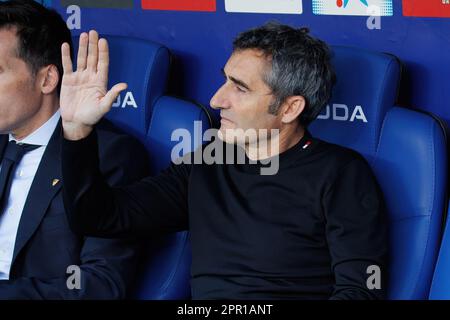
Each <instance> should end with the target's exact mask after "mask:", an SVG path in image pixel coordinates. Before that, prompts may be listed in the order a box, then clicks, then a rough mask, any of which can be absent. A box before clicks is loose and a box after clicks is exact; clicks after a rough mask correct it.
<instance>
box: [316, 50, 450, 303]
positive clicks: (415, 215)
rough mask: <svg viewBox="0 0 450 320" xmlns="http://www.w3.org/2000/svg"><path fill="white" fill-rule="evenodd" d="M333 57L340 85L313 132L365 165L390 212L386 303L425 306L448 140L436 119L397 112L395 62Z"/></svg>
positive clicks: (342, 54) (359, 54)
mask: <svg viewBox="0 0 450 320" xmlns="http://www.w3.org/2000/svg"><path fill="white" fill-rule="evenodd" d="M333 51H334V57H333V64H334V66H335V69H336V74H337V83H336V86H335V89H334V91H333V96H332V99H331V102H330V103H329V106H328V107H327V109H326V110H324V112H322V115H321V116H320V117H319V118H318V119H317V120H316V121H314V123H313V124H312V125H311V127H310V130H311V132H312V133H313V135H315V136H316V137H319V138H321V139H323V140H326V141H329V142H333V143H336V144H339V145H343V146H346V147H349V148H352V149H354V150H356V151H358V152H360V153H361V154H362V155H363V156H364V157H365V158H366V159H367V160H368V162H369V164H370V165H371V167H372V169H373V171H374V173H375V175H376V177H377V180H378V182H379V184H380V187H381V189H382V191H383V193H384V196H385V200H386V206H387V211H388V212H387V214H388V221H389V235H390V239H389V249H390V257H389V268H388V272H389V275H387V276H388V298H389V299H426V298H427V296H428V292H429V288H430V285H431V276H432V272H433V269H434V264H435V262H436V258H437V251H438V248H439V235H440V232H441V227H442V213H443V210H444V205H445V201H446V200H445V198H446V192H445V188H446V181H445V177H446V170H447V166H446V161H447V158H446V152H445V150H446V149H445V143H446V142H445V135H444V133H443V130H442V127H441V126H440V123H439V122H438V121H436V120H435V119H434V118H433V117H431V116H429V115H426V114H422V113H419V112H416V111H413V110H408V109H405V108H400V107H394V106H395V103H396V98H397V91H398V87H399V78H400V69H401V68H400V64H399V61H398V60H397V59H396V58H395V57H393V56H391V55H388V54H383V53H376V52H370V51H367V50H361V49H355V48H348V47H333ZM385 276H386V275H385Z"/></svg>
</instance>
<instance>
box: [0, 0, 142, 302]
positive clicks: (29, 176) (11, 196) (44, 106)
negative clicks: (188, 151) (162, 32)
mask: <svg viewBox="0 0 450 320" xmlns="http://www.w3.org/2000/svg"><path fill="white" fill-rule="evenodd" d="M70 41H71V35H70V32H69V30H68V28H67V26H66V23H65V22H64V20H63V19H62V18H61V17H60V16H59V15H58V14H57V13H56V12H54V11H52V10H48V9H46V8H44V7H43V6H41V5H39V4H37V3H36V2H35V1H31V0H30V1H7V2H0V159H1V165H0V299H118V298H124V297H125V295H126V289H127V285H128V284H129V283H130V282H131V281H133V279H132V275H133V274H134V272H135V267H136V244H135V243H134V241H131V240H114V239H99V238H93V237H83V236H80V235H77V234H75V233H73V232H72V230H71V229H70V227H69V223H68V221H67V217H66V213H65V210H64V206H63V200H62V189H64V183H63V182H62V175H61V140H62V128H61V117H60V113H59V91H60V85H61V81H60V79H61V78H62V74H63V70H62V64H61V51H60V47H61V44H62V43H64V42H69V43H70ZM98 145H99V149H98V152H97V150H96V152H95V153H96V154H95V156H96V157H98V159H99V165H100V170H101V172H102V175H103V176H104V178H105V181H107V183H108V184H109V185H115V186H118V185H123V184H128V183H131V182H133V181H134V180H137V179H140V178H142V177H143V176H144V175H146V174H147V172H148V171H147V161H146V153H145V150H144V148H143V147H142V146H140V144H139V143H138V142H137V141H135V140H134V139H132V138H130V137H129V136H126V135H124V134H123V133H121V132H119V131H118V130H117V129H116V128H114V127H113V126H112V124H110V123H109V122H108V121H106V120H104V121H102V122H101V124H99V126H98Z"/></svg>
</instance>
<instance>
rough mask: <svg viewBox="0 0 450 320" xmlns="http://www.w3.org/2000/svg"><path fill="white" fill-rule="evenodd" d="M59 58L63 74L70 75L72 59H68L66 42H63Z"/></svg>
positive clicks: (68, 49) (68, 51)
mask: <svg viewBox="0 0 450 320" xmlns="http://www.w3.org/2000/svg"><path fill="white" fill-rule="evenodd" d="M61 58H62V65H63V70H64V74H69V73H72V72H73V70H72V59H71V57H70V46H69V44H68V43H67V42H64V43H63V44H62V46H61Z"/></svg>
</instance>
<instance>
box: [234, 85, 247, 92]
mask: <svg viewBox="0 0 450 320" xmlns="http://www.w3.org/2000/svg"><path fill="white" fill-rule="evenodd" d="M235 88H236V90H237V91H239V92H242V93H246V92H247V89H245V88H243V87H241V86H235Z"/></svg>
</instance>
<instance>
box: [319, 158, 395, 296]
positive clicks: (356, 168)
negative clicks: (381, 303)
mask: <svg viewBox="0 0 450 320" xmlns="http://www.w3.org/2000/svg"><path fill="white" fill-rule="evenodd" d="M323 204H324V208H325V216H326V221H327V224H326V234H327V241H328V245H329V250H330V256H331V261H332V266H331V267H332V270H333V272H334V276H335V281H336V282H335V286H334V292H333V295H332V297H331V299H332V300H342V299H343V300H347V299H351V300H355V299H358V300H361V299H383V298H384V297H385V284H386V282H385V281H386V278H387V274H386V257H387V243H388V241H387V230H386V225H387V223H386V221H385V218H386V215H385V205H384V201H383V197H382V193H381V190H380V189H379V187H378V184H377V182H376V180H375V178H374V176H373V174H372V172H371V169H370V167H369V165H368V164H367V163H366V161H365V160H364V159H363V158H362V157H360V156H358V158H356V159H354V160H351V161H350V162H349V163H347V164H346V165H344V166H343V168H341V169H340V171H339V173H338V174H337V177H336V178H335V179H334V181H333V182H332V183H330V187H329V188H328V190H327V192H326V193H325V196H324V198H323Z"/></svg>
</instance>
